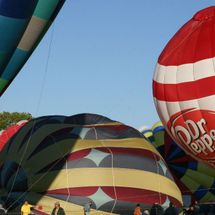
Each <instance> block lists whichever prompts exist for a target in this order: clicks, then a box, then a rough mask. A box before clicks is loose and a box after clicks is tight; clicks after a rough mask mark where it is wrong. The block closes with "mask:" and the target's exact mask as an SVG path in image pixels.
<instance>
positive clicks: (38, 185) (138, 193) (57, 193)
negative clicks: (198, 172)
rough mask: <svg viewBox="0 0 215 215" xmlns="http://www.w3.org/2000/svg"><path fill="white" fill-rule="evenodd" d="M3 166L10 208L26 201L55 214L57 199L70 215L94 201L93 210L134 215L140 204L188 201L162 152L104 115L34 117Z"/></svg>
mask: <svg viewBox="0 0 215 215" xmlns="http://www.w3.org/2000/svg"><path fill="white" fill-rule="evenodd" d="M0 161H1V163H0V179H1V180H0V182H1V188H0V192H2V193H4V194H2V195H1V197H0V200H1V201H3V202H4V203H5V204H6V205H7V207H8V208H10V209H11V208H14V207H18V208H19V206H20V204H22V202H23V201H24V200H25V199H28V200H29V202H31V203H34V204H36V203H37V204H39V205H42V207H43V211H45V212H46V213H49V214H50V211H51V210H52V207H53V204H54V202H56V201H60V202H61V205H62V206H63V207H64V208H65V210H66V211H67V212H68V214H69V213H72V212H74V211H75V212H76V214H82V213H83V205H84V204H85V203H86V202H88V201H89V200H91V201H92V202H93V209H95V210H98V211H100V212H101V211H102V212H107V213H111V212H113V213H117V214H118V213H120V214H133V209H134V206H135V205H136V204H137V203H140V204H141V205H142V207H150V206H151V205H152V204H153V203H155V202H158V203H160V204H161V205H167V204H168V203H169V201H172V202H174V204H175V205H177V206H180V205H181V204H182V199H181V193H180V190H179V189H178V187H177V185H176V184H175V182H174V180H173V178H172V176H171V174H170V172H169V170H168V168H167V167H166V165H165V163H164V161H163V159H162V157H161V156H160V154H159V153H158V151H157V150H156V149H155V148H154V147H153V146H152V145H151V144H150V143H149V142H148V141H147V140H146V139H145V138H144V137H143V135H142V134H141V133H140V132H138V131H137V130H135V129H133V128H131V127H129V126H127V125H124V124H122V123H119V122H116V121H113V120H110V119H108V118H106V117H103V116H100V115H95V114H79V115H75V116H71V117H66V116H45V117H40V118H36V119H33V120H31V121H30V122H28V123H27V124H26V125H25V126H24V127H23V128H22V129H21V130H20V131H19V132H17V133H16V134H15V136H14V137H13V138H12V139H11V140H10V141H9V142H7V144H6V146H5V147H4V150H3V151H2V153H1V154H0ZM97 213H98V212H97Z"/></svg>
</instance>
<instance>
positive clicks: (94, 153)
mask: <svg viewBox="0 0 215 215" xmlns="http://www.w3.org/2000/svg"><path fill="white" fill-rule="evenodd" d="M109 155H110V154H109V153H106V152H102V151H99V150H96V149H92V150H91V152H90V153H89V154H88V155H87V156H86V157H85V158H88V159H90V160H92V161H94V162H95V164H96V165H97V166H99V164H100V163H101V161H102V160H103V159H104V158H105V157H107V156H109Z"/></svg>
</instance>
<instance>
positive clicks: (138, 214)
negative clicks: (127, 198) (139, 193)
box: [134, 204, 142, 215]
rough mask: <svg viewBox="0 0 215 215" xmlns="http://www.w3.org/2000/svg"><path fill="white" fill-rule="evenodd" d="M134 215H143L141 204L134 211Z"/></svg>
mask: <svg viewBox="0 0 215 215" xmlns="http://www.w3.org/2000/svg"><path fill="white" fill-rule="evenodd" d="M134 215H142V212H141V207H140V204H137V205H136V207H135V209H134Z"/></svg>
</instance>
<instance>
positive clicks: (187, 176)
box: [142, 122, 215, 206]
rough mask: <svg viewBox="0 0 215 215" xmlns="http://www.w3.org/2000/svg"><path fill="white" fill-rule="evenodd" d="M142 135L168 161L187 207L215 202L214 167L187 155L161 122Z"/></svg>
mask: <svg viewBox="0 0 215 215" xmlns="http://www.w3.org/2000/svg"><path fill="white" fill-rule="evenodd" d="M142 133H143V135H144V136H145V137H146V138H147V139H148V140H149V141H150V142H151V143H152V144H153V146H155V147H156V149H157V150H158V151H159V152H160V154H161V155H162V156H163V158H164V160H165V161H166V164H167V166H168V168H169V170H170V171H171V173H172V175H173V177H174V179H175V182H176V183H177V185H178V186H179V188H180V190H181V192H182V194H183V197H184V203H185V205H187V206H189V205H190V203H191V202H194V201H195V200H197V201H198V202H201V203H206V202H213V201H215V172H214V169H213V168H212V167H209V166H207V165H206V164H204V163H203V162H200V161H198V160H195V159H194V158H192V157H191V156H189V155H187V154H186V153H185V152H184V151H183V150H182V149H181V148H180V147H179V146H178V145H177V144H176V143H175V142H174V141H173V140H172V138H171V137H170V136H169V135H168V133H167V132H166V131H165V129H164V126H163V125H162V123H161V122H158V123H155V124H154V126H153V127H152V129H151V130H150V129H148V130H144V131H143V132H142Z"/></svg>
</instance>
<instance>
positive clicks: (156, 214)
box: [150, 203, 164, 215]
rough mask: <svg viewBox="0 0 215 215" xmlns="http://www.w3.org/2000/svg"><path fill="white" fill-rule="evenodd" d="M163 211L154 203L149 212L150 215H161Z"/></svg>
mask: <svg viewBox="0 0 215 215" xmlns="http://www.w3.org/2000/svg"><path fill="white" fill-rule="evenodd" d="M163 214H164V210H163V208H162V207H161V205H159V204H158V203H155V204H153V205H152V208H151V210H150V215H163Z"/></svg>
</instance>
